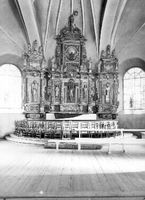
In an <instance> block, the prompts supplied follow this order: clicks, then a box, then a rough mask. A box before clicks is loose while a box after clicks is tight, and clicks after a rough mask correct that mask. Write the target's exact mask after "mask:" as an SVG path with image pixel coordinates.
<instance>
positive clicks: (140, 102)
mask: <svg viewBox="0 0 145 200" xmlns="http://www.w3.org/2000/svg"><path fill="white" fill-rule="evenodd" d="M124 109H133V110H143V109H144V110H145V72H144V71H143V70H142V69H141V68H138V67H133V68H131V69H129V70H128V71H127V72H126V73H125V75H124Z"/></svg>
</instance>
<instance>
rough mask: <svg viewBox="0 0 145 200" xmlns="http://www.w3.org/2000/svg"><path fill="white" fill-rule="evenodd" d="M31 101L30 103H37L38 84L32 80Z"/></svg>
mask: <svg viewBox="0 0 145 200" xmlns="http://www.w3.org/2000/svg"><path fill="white" fill-rule="evenodd" d="M31 99H32V102H37V101H38V83H37V81H36V80H34V81H33V82H32V84H31Z"/></svg>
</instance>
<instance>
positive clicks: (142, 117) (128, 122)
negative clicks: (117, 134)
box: [118, 111, 145, 129]
mask: <svg viewBox="0 0 145 200" xmlns="http://www.w3.org/2000/svg"><path fill="white" fill-rule="evenodd" d="M118 116H119V119H118V120H119V127H120V128H126V129H145V113H144V114H125V113H124V112H123V111H122V112H120V113H119V115H118Z"/></svg>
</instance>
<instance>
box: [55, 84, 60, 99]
mask: <svg viewBox="0 0 145 200" xmlns="http://www.w3.org/2000/svg"><path fill="white" fill-rule="evenodd" d="M59 91H60V90H59V86H58V85H56V86H55V98H59Z"/></svg>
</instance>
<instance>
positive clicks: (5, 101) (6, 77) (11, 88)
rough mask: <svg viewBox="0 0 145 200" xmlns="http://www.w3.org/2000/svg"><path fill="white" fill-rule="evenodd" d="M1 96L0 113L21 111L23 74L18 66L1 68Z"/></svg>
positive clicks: (9, 65)
mask: <svg viewBox="0 0 145 200" xmlns="http://www.w3.org/2000/svg"><path fill="white" fill-rule="evenodd" d="M0 94H1V95H0V112H14V111H17V110H20V109H21V73H20V71H19V69H18V68H17V67H16V66H14V65H11V64H5V65H2V66H0Z"/></svg>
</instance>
